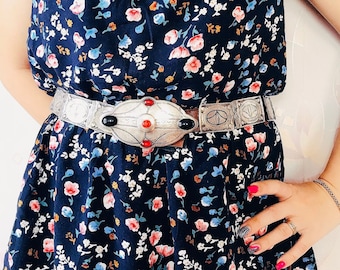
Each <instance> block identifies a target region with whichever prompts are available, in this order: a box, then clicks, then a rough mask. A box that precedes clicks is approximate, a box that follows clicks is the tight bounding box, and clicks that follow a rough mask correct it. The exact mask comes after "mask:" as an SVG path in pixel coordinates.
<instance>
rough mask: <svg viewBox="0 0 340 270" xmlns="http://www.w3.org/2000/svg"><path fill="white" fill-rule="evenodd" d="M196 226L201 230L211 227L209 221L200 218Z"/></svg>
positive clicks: (204, 230)
mask: <svg viewBox="0 0 340 270" xmlns="http://www.w3.org/2000/svg"><path fill="white" fill-rule="evenodd" d="M195 226H196V229H197V230H199V231H200V232H206V231H207V230H208V228H209V223H208V222H206V221H204V220H203V219H201V218H200V219H198V220H196V221H195Z"/></svg>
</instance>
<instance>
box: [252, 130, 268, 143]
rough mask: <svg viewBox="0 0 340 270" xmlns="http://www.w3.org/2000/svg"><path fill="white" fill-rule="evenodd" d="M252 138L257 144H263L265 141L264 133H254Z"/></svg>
mask: <svg viewBox="0 0 340 270" xmlns="http://www.w3.org/2000/svg"><path fill="white" fill-rule="evenodd" d="M253 136H254V138H255V140H256V141H257V142H259V143H264V142H265V141H266V137H267V136H266V132H259V133H255V134H254V135H253Z"/></svg>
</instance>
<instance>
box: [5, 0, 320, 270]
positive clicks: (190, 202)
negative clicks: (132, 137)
mask: <svg viewBox="0 0 340 270" xmlns="http://www.w3.org/2000/svg"><path fill="white" fill-rule="evenodd" d="M283 16H284V14H283V3H282V1H281V0H162V1H158V0H87V1H85V0H74V1H65V0H55V1H49V0H38V1H36V0H33V9H32V17H31V27H30V29H29V38H28V53H29V61H30V64H31V67H32V74H33V77H34V80H35V81H36V82H37V84H38V85H39V87H40V88H41V89H43V90H45V91H47V93H48V94H49V95H53V94H54V93H55V91H56V88H57V87H62V88H64V89H66V90H67V91H69V92H70V93H72V94H76V95H79V96H82V97H84V98H88V99H92V100H99V101H104V102H107V103H109V104H112V105H114V104H117V103H118V102H121V101H124V100H127V99H131V98H133V99H139V98H142V97H144V96H151V97H155V98H157V99H164V100H168V101H171V102H174V103H176V104H178V105H180V106H181V107H182V108H183V109H191V108H196V107H198V105H199V104H200V102H201V101H202V99H203V98H206V99H207V101H208V102H217V101H222V102H226V101H232V100H235V99H239V98H244V97H251V96H257V95H267V96H269V95H275V94H278V93H279V92H281V91H282V90H283V88H284V85H285V77H286V62H285V36H284V17H283ZM37 106H38V104H37ZM283 177H284V168H283V155H282V145H281V139H280V134H279V131H278V129H277V126H276V125H275V122H273V121H268V122H265V123H262V124H257V125H248V126H246V127H244V128H240V129H234V130H232V131H229V132H216V133H205V134H200V133H190V134H188V135H186V136H185V140H184V146H183V147H173V146H168V147H162V148H155V149H153V151H149V150H148V151H146V150H143V149H141V148H139V147H133V146H128V145H125V144H123V143H122V142H120V141H117V140H116V139H114V138H113V137H111V136H109V135H105V134H103V133H100V132H95V131H93V130H91V129H88V130H85V129H82V128H80V127H77V126H75V125H72V124H70V123H67V122H65V121H62V120H61V119H59V118H58V117H57V116H56V115H54V114H52V115H50V116H49V117H48V119H47V120H46V121H45V123H44V124H43V126H42V128H41V130H40V132H39V134H38V137H37V139H36V141H35V145H34V147H33V150H32V152H31V154H30V158H29V161H28V166H27V170H26V172H25V175H24V180H25V184H24V186H23V189H22V192H21V194H20V198H19V200H18V213H17V218H16V221H15V225H14V228H13V232H12V235H11V239H10V244H9V248H8V252H7V254H6V258H5V269H34V270H37V269H39V270H41V269H96V270H102V269H124V270H134V269H141V270H143V269H155V270H164V269H230V270H233V269H275V263H276V260H277V259H278V257H280V256H281V255H282V254H283V253H284V252H285V251H286V250H288V249H289V248H290V247H291V246H292V245H293V244H294V243H295V241H296V237H297V236H296V237H292V238H290V239H288V240H286V241H284V242H282V243H280V244H279V245H277V246H275V247H274V248H273V249H272V250H270V251H267V252H265V253H263V254H261V255H259V256H256V255H250V254H249V253H248V252H247V244H248V243H250V242H251V241H252V240H253V239H254V238H255V237H258V236H260V235H263V234H264V233H266V232H267V231H268V230H271V229H272V226H275V224H274V225H271V226H269V227H268V228H263V229H262V230H261V231H259V232H258V235H255V236H252V237H249V238H246V239H242V238H240V237H238V236H237V232H238V229H239V228H240V225H241V224H242V222H244V221H245V220H246V219H247V218H249V217H251V216H253V215H255V214H256V213H258V212H260V211H261V210H262V209H264V208H265V207H267V206H268V205H271V204H273V203H275V202H276V199H275V198H273V197H271V196H264V197H261V198H253V197H252V196H251V195H250V194H248V193H247V189H246V187H247V186H248V185H250V184H251V183H252V182H254V181H259V180H266V179H280V180H283ZM291 269H316V265H315V260H314V255H313V252H312V251H309V252H308V253H307V254H306V255H305V256H304V257H303V258H301V259H300V260H298V261H297V262H296V263H295V265H294V266H293V267H292V268H291Z"/></svg>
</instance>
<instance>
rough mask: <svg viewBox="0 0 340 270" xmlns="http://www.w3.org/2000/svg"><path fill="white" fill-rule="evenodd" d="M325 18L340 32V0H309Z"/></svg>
mask: <svg viewBox="0 0 340 270" xmlns="http://www.w3.org/2000/svg"><path fill="white" fill-rule="evenodd" d="M308 1H309V2H310V3H311V4H312V5H313V6H314V7H315V8H316V9H317V10H318V11H319V12H320V14H321V15H323V16H324V17H325V19H326V20H327V21H328V22H329V23H330V25H332V26H333V27H334V29H335V30H336V31H337V32H338V33H340V1H339V0H308Z"/></svg>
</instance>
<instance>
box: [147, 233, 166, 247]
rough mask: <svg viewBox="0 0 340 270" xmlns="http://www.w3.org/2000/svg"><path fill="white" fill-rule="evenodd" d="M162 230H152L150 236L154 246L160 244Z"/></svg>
mask: <svg viewBox="0 0 340 270" xmlns="http://www.w3.org/2000/svg"><path fill="white" fill-rule="evenodd" d="M162 235H163V234H162V232H160V231H152V232H151V235H150V236H149V241H150V244H151V245H152V246H155V245H157V244H158V242H159V240H161V238H162Z"/></svg>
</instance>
